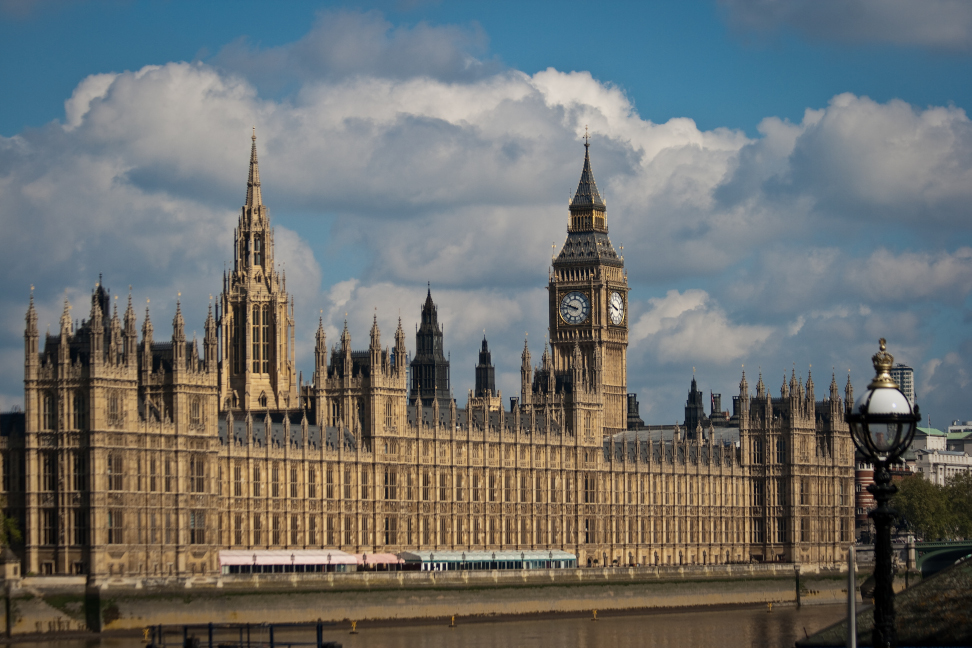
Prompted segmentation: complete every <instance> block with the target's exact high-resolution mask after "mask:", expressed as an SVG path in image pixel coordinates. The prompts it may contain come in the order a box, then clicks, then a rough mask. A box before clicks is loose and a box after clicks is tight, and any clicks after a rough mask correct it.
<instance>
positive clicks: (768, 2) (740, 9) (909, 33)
mask: <svg viewBox="0 0 972 648" xmlns="http://www.w3.org/2000/svg"><path fill="white" fill-rule="evenodd" d="M719 4H720V5H722V7H723V9H724V10H725V11H726V14H727V18H728V20H729V23H730V25H731V26H732V27H733V28H734V29H736V30H737V31H740V32H743V33H746V34H751V33H756V34H768V33H769V34H772V33H775V32H778V31H779V30H781V29H783V28H788V29H792V30H795V31H797V32H799V33H802V34H804V35H805V36H809V37H811V38H817V39H823V40H830V41H838V42H844V43H888V44H892V45H902V46H915V47H927V48H931V49H941V50H959V51H968V50H969V49H972V7H970V6H969V3H967V2H964V1H963V0H923V1H922V2H913V1H912V0H787V1H784V0H720V1H719Z"/></svg>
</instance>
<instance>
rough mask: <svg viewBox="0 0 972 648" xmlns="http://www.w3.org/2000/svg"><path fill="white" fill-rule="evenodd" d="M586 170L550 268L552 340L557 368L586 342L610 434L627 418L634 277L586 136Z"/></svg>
mask: <svg viewBox="0 0 972 648" xmlns="http://www.w3.org/2000/svg"><path fill="white" fill-rule="evenodd" d="M584 148H585V153H584V169H583V171H582V172H581V177H580V182H579V183H578V184H577V192H576V193H575V194H574V197H573V199H572V200H571V201H570V206H569V212H570V216H569V221H568V224H567V240H566V241H565V242H564V247H563V249H562V250H561V251H560V254H559V255H558V256H557V257H556V258H555V259H554V261H553V266H552V268H551V270H550V286H549V289H548V290H549V298H550V342H551V347H552V349H553V362H554V369H555V371H558V372H559V371H565V370H567V369H568V368H569V367H570V363H571V361H572V357H573V353H574V346H575V345H577V346H579V347H580V351H581V356H582V358H583V362H584V364H586V369H587V371H588V372H595V371H596V370H597V365H598V360H600V375H599V376H594V377H595V378H596V379H597V380H598V382H599V384H600V391H601V394H602V398H603V402H604V434H605V435H608V434H615V433H617V432H621V431H623V430H624V429H625V427H626V422H627V405H626V403H627V400H626V399H627V382H628V381H627V351H628V277H627V274H626V273H625V271H624V259H623V258H622V257H620V256H619V255H618V253H617V252H616V251H615V250H614V246H613V245H611V240H610V239H609V238H608V226H607V207H606V205H605V204H604V201H603V200H602V199H601V195H600V194H599V193H598V191H597V184H596V183H595V182H594V173H593V171H591V156H590V141H589V139H588V138H587V137H585V142H584Z"/></svg>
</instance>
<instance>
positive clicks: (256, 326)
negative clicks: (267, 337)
mask: <svg viewBox="0 0 972 648" xmlns="http://www.w3.org/2000/svg"><path fill="white" fill-rule="evenodd" d="M262 312H263V309H261V308H260V307H259V306H254V307H253V320H252V325H251V328H252V330H251V331H250V333H251V335H252V338H253V339H252V341H253V373H260V367H261V366H262V363H261V362H260V330H261V325H260V320H261V317H260V314H261V313H262Z"/></svg>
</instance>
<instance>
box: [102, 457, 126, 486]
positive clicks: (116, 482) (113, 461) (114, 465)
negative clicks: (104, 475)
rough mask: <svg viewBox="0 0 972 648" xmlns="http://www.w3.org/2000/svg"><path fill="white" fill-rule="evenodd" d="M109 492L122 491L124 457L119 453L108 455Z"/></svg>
mask: <svg viewBox="0 0 972 648" xmlns="http://www.w3.org/2000/svg"><path fill="white" fill-rule="evenodd" d="M106 464H107V468H108V490H113V491H120V490H122V488H123V486H122V457H121V454H119V453H117V452H109V453H108V461H107V462H106Z"/></svg>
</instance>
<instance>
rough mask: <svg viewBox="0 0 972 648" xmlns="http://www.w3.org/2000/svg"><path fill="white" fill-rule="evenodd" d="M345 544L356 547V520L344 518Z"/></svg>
mask: <svg viewBox="0 0 972 648" xmlns="http://www.w3.org/2000/svg"><path fill="white" fill-rule="evenodd" d="M344 544H345V545H347V546H353V545H354V520H353V519H351V518H350V517H346V518H344Z"/></svg>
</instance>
